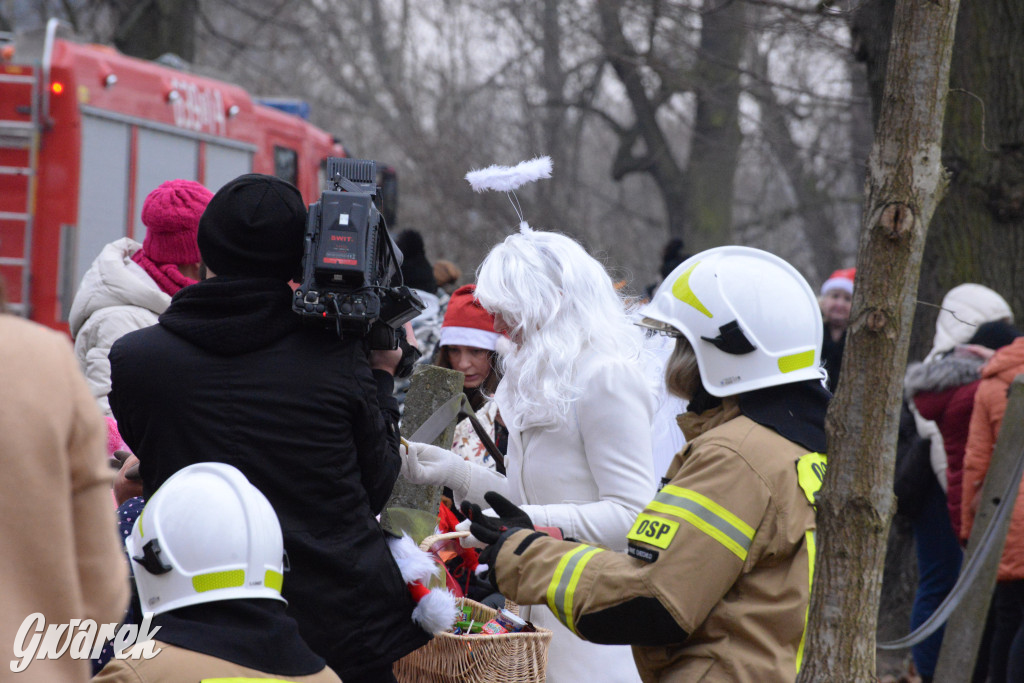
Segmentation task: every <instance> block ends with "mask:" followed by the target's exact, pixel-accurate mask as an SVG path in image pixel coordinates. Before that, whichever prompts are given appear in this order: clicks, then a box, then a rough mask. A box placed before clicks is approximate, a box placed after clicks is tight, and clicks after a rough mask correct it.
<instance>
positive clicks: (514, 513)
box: [462, 491, 533, 545]
mask: <svg viewBox="0 0 1024 683" xmlns="http://www.w3.org/2000/svg"><path fill="white" fill-rule="evenodd" d="M484 500H486V501H487V503H488V504H489V505H490V506H491V510H492V511H493V512H495V513H496V514H497V515H498V516H497V517H493V516H491V515H485V514H484V513H483V511H482V510H481V509H480V506H479V505H476V504H475V503H473V504H470V502H469V501H468V500H464V501H462V514H464V515H465V516H466V518H467V519H468V520H469V521H470V526H469V532H470V533H471V534H473V536H475V537H476V538H477V539H478V540H480V541H482V542H483V543H485V544H487V545H491V544H493V543H495V542H496V541H497V540H498V538H500V537H501V535H502V534H503V533H504V532H506V531H508V530H510V529H511V530H517V529H533V520H531V519H530V516H529V515H528V514H526V513H525V512H523V510H522V508H520V507H517V506H516V504H515V503H513V502H512V501H510V500H509V499H508V498H505V497H504V496H503V495H501V494H500V493H498V492H497V491H488V492H487V493H485V494H484Z"/></svg>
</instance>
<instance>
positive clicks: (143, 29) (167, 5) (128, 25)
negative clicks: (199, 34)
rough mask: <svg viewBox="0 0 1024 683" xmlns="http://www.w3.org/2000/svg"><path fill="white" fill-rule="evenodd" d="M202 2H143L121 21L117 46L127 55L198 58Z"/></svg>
mask: <svg viewBox="0 0 1024 683" xmlns="http://www.w3.org/2000/svg"><path fill="white" fill-rule="evenodd" d="M198 6H199V0H139V2H135V3H132V4H130V5H129V6H128V7H129V9H128V10H127V11H126V12H125V14H124V16H122V18H121V22H120V24H119V26H118V29H117V33H116V34H115V36H114V44H115V45H117V49H119V50H120V51H121V52H123V53H125V54H126V55H131V56H133V57H141V58H142V59H156V58H157V57H159V56H160V55H163V54H166V53H168V52H170V53H171V54H175V55H178V56H179V57H181V58H182V59H184V60H185V61H186V62H191V61H192V60H193V59H194V58H195V38H196V28H195V27H196V15H197V12H198Z"/></svg>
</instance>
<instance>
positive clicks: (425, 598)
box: [387, 534, 460, 634]
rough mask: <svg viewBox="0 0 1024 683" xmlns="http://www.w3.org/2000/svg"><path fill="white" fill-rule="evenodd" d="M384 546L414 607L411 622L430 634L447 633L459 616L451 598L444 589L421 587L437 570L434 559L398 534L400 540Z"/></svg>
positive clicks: (390, 539)
mask: <svg viewBox="0 0 1024 683" xmlns="http://www.w3.org/2000/svg"><path fill="white" fill-rule="evenodd" d="M387 542H388V549H389V550H391V556H392V557H394V558H395V564H397V565H398V571H399V572H401V574H402V580H403V581H405V583H406V585H407V586H408V587H409V594H410V595H411V596H412V599H413V601H414V602H415V603H416V608H415V609H413V611H412V620H413V622H415V623H416V624H417V625H418V626H419V627H420V628H422V629H423V630H424V631H426V632H427V633H431V634H433V633H442V632H444V631H450V630H451V628H452V625H453V624H454V623H455V622H456V621H457V620H458V618H459V616H460V613H459V610H458V608H457V607H456V605H455V596H454V595H452V594H451V593H449V592H448V591H447V590H446V589H444V588H427V587H426V586H425V585H424V584H423V582H424V581H428V580H429V579H430V577H432V576H434V575H435V573H436V572H437V570H438V566H437V564H436V563H435V562H434V559H433V558H432V557H431V555H430V554H429V553H426V552H424V551H422V550H420V549H419V548H418V547H417V546H416V543H415V542H414V541H413V540H412V539H411V538H409V535H408V534H402V537H401V538H395V537H390V538H388V541H387Z"/></svg>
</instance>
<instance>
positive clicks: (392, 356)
mask: <svg viewBox="0 0 1024 683" xmlns="http://www.w3.org/2000/svg"><path fill="white" fill-rule="evenodd" d="M401 362H402V349H400V348H399V349H374V350H372V351H370V368H371V369H373V370H383V371H384V372H386V373H388V374H389V375H394V374H395V373H396V372H397V371H398V364H399V363H401Z"/></svg>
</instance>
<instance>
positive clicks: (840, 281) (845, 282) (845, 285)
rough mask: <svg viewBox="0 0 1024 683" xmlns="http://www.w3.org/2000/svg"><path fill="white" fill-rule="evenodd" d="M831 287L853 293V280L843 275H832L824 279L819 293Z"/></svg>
mask: <svg viewBox="0 0 1024 683" xmlns="http://www.w3.org/2000/svg"><path fill="white" fill-rule="evenodd" d="M832 289H838V290H840V291H843V292H846V293H847V294H851V295H852V294H853V280H849V279H847V278H845V277H833V278H829V279H828V280H825V283H824V284H823V285H822V286H821V293H822V295H824V294H825V293H826V292H828V291H829V290H832Z"/></svg>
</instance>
